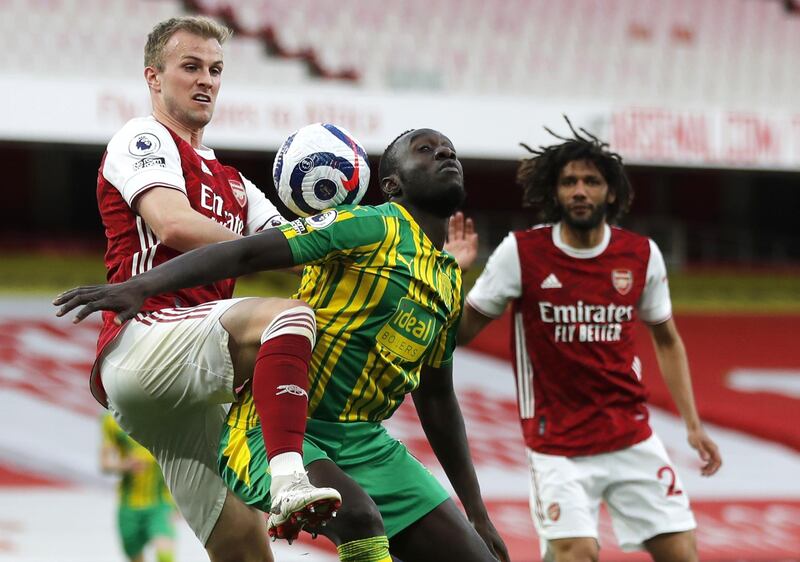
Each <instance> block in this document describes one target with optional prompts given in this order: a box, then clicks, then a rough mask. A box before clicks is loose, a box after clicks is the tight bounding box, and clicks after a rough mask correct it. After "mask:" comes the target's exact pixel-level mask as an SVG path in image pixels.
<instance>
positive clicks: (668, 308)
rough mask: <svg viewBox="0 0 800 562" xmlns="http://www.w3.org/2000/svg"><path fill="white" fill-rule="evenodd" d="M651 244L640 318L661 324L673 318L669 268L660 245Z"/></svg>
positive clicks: (640, 304) (647, 321) (640, 306)
mask: <svg viewBox="0 0 800 562" xmlns="http://www.w3.org/2000/svg"><path fill="white" fill-rule="evenodd" d="M649 242H650V260H649V261H648V262H647V279H646V280H645V282H644V291H642V296H641V297H640V298H639V318H641V319H642V321H643V322H646V323H647V324H661V323H662V322H666V321H667V320H669V319H670V318H671V317H672V301H671V300H670V297H669V282H668V281H667V266H666V264H665V263H664V256H663V255H661V250H659V249H658V245H657V244H656V243H655V242H653V240H649Z"/></svg>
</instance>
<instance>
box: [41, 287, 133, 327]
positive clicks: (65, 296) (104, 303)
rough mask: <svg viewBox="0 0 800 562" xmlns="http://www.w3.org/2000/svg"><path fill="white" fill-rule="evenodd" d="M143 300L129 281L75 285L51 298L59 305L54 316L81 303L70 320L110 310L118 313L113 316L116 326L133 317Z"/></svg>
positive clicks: (62, 313)
mask: <svg viewBox="0 0 800 562" xmlns="http://www.w3.org/2000/svg"><path fill="white" fill-rule="evenodd" d="M143 302H144V295H143V294H142V293H140V292H139V291H138V290H136V289H135V285H133V284H131V283H129V282H125V283H117V284H114V285H90V286H87V287H77V288H76V289H70V290H69V291H66V292H64V293H61V294H60V295H58V296H57V297H56V298H55V299H54V300H53V304H54V305H55V306H60V307H61V308H59V309H58V311H57V312H56V316H64V315H65V314H66V313H68V312H69V311H70V310H73V309H75V308H77V307H79V306H81V305H83V308H81V309H80V310H79V311H78V313H77V314H76V315H75V318H74V319H73V321H72V322H73V323H74V324H77V323H78V322H80V321H81V320H83V319H84V318H86V317H87V316H89V315H90V314H91V313H93V312H96V311H98V310H110V311H112V312H117V313H118V314H117V315H116V316H115V317H114V323H115V324H117V325H118V326H119V325H121V324H122V323H123V322H125V321H127V320H130V319H131V318H133V317H134V316H135V315H136V313H137V312H139V310H140V309H141V307H142V303H143Z"/></svg>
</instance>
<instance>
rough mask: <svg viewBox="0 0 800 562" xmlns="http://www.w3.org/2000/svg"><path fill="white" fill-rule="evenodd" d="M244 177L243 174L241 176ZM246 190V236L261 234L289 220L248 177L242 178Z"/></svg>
mask: <svg viewBox="0 0 800 562" xmlns="http://www.w3.org/2000/svg"><path fill="white" fill-rule="evenodd" d="M239 175H240V176H242V174H241V173H240V174H239ZM242 181H243V182H244V189H245V191H246V192H247V225H246V226H245V229H244V234H245V236H247V235H249V234H255V233H256V232H261V231H262V230H264V229H266V228H273V227H276V226H280V225H282V224H285V223H286V222H287V220H286V219H285V218H283V216H282V215H281V214H280V212H279V211H278V209H277V207H275V205H273V204H272V201H270V200H269V199H267V196H266V195H264V192H263V191H261V190H260V189H258V188H257V187H256V185H255V184H254V183H253V182H251V181H250V180H249V179H247V178H246V177H244V176H242Z"/></svg>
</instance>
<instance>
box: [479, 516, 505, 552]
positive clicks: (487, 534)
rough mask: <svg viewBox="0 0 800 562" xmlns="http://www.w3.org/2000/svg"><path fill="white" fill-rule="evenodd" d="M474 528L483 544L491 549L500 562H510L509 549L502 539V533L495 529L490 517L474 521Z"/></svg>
mask: <svg viewBox="0 0 800 562" xmlns="http://www.w3.org/2000/svg"><path fill="white" fill-rule="evenodd" d="M472 526H473V527H475V530H476V531H477V532H478V534H479V535H480V537H481V538H482V539H483V542H485V543H486V546H488V547H489V551H490V552H491V553H492V554H494V556H495V557H496V558H497V559H498V560H500V562H508V561H509V558H508V549H507V548H506V544H505V543H504V542H503V539H502V538H500V533H498V532H497V529H495V528H494V524H493V523H492V521H491V520H490V519H489V517H488V516H486V517H481V518H479V519H476V520H473V521H472Z"/></svg>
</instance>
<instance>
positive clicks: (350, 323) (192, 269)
mask: <svg viewBox="0 0 800 562" xmlns="http://www.w3.org/2000/svg"><path fill="white" fill-rule="evenodd" d="M380 178H381V179H380V185H381V189H382V190H383V192H384V195H385V196H386V198H387V199H388V202H387V203H385V204H383V205H378V206H364V207H349V206H345V207H340V208H338V209H331V210H328V211H326V212H324V213H321V214H318V215H315V216H313V217H310V218H308V219H305V220H298V221H294V222H292V223H291V224H288V225H284V226H281V227H279V228H277V229H270V230H268V231H265V232H262V233H260V234H258V235H256V236H249V237H245V238H243V239H241V240H235V241H231V242H226V243H223V244H215V245H213V246H208V247H205V248H200V249H198V250H195V251H193V252H190V253H187V254H185V255H183V256H179V257H177V258H175V259H173V260H170V261H169V262H167V263H164V264H162V265H160V266H159V267H157V268H154V269H152V270H151V271H148V272H146V273H143V274H142V275H139V276H137V277H133V278H131V279H128V280H127V281H125V282H123V283H120V284H115V285H107V286H100V287H81V288H78V289H73V290H72V291H68V292H66V293H64V294H63V295H61V296H60V297H59V298H58V299H56V304H60V305H62V308H61V309H60V310H59V313H58V314H59V315H63V314H65V313H66V312H67V311H69V310H71V309H73V308H75V307H77V306H80V305H82V304H84V305H86V304H88V303H92V304H91V305H89V306H85V307H84V308H82V309H81V310H80V311H79V312H78V313H77V315H76V320H80V319H82V318H84V317H85V316H86V315H88V314H90V313H91V312H92V311H93V310H97V309H99V308H102V309H107V310H115V311H118V312H119V315H118V316H119V317H120V318H121V319H123V320H124V319H127V318H130V317H132V316H134V315H135V314H136V313H137V311H138V310H139V308H140V307H141V306H142V300H143V299H145V298H146V297H148V296H150V295H154V294H158V293H161V292H164V291H171V290H176V289H178V288H180V287H191V286H194V285H197V284H202V283H206V282H210V281H213V280H215V279H219V278H220V277H228V276H238V275H243V274H245V273H248V272H253V271H258V270H262V269H276V268H278V269H280V268H285V267H289V266H292V265H297V264H305V265H306V267H305V270H304V274H303V280H302V282H301V287H300V292H299V295H300V296H301V297H302V298H304V299H306V300H307V301H308V302H309V304H311V305H312V306H313V308H314V312H315V314H316V316H317V319H318V320H317V321H318V323H319V341H318V343H317V345H316V347H315V348H314V353H313V355H312V365H311V368H310V370H309V379H310V386H309V395H310V400H309V420H308V427H307V430H306V438H305V444H304V448H303V450H304V460H305V462H306V463H307V465H308V471H309V475H310V477H311V480H312V481H313V482H315V483H316V484H320V485H326V486H332V487H335V488H336V489H338V490H340V491H341V492H342V497H343V504H342V510H341V511H340V512H339V516H338V517H337V518H336V519H334V520H331V521H330V522H329V523H328V524H327V526H325V527H322V526H320V525H316V526H312V525H309V527H308V529H309V530H310V531H312V532H317V533H323V534H325V535H326V536H327V537H328V538H330V539H331V540H332V541H333V542H334V543H336V544H337V546H338V549H339V557H340V560H343V561H348V562H364V561H371V562H388V561H389V560H390V559H391V558H390V554H389V553H390V550H391V553H392V554H393V555H395V556H398V557H399V558H400V559H402V560H407V561H414V560H459V561H460V562H469V561H475V562H478V561H480V562H483V561H486V560H491V559H492V558H493V554H494V555H496V556H497V557H498V558H500V559H501V560H507V559H508V555H507V552H506V548H505V545H504V544H503V541H502V539H501V538H500V535H499V534H498V532H497V530H496V529H495V528H494V525H493V524H492V522H491V520H490V519H489V515H488V511H487V509H486V506H485V504H484V502H483V499H482V496H481V492H480V487H479V485H478V480H477V477H476V475H475V469H474V466H473V463H472V459H471V457H470V453H469V447H468V445H467V438H466V431H465V428H464V421H463V417H462V415H461V410H460V408H459V406H458V402H457V400H456V396H455V392H454V389H453V363H452V360H453V350H454V347H455V336H456V329H457V325H458V320H459V317H460V315H461V309H462V302H463V293H462V287H461V270H460V268H459V266H458V265H457V262H456V259H455V257H454V256H453V255H451V254H449V253H448V252H446V251H443V246H444V242H445V239H446V236H447V233H448V219H449V217H450V215H451V214H452V213H453V212H454V211H455V209H457V208H458V207H459V205H460V204H461V202H462V201H463V199H464V195H465V194H464V183H463V181H464V180H463V173H462V169H461V163H460V162H459V160H458V158H457V156H456V152H455V149H454V147H453V145H452V143H451V141H450V139H448V138H447V137H445V136H444V135H442V134H441V133H439V132H438V131H434V130H431V129H417V130H413V131H408V132H406V133H404V134H402V135H400V136H399V137H397V139H395V141H393V142H392V143H391V144H390V145H389V147H388V148H387V149H386V151H385V152H384V154H383V156H382V158H381V165H380ZM460 218H463V217H460ZM460 218H459V219H458V220H460ZM467 224H471V223H467ZM464 238H465V239H466V241H467V244H469V240H472V241H473V242H474V233H473V234H472V235H471V236H470V235H468V236H464ZM293 391H294V389H286V392H293ZM409 393H410V394H411V395H412V397H413V400H414V405H415V407H416V409H417V412H418V414H419V418H420V421H421V422H422V427H423V429H424V430H425V434H426V436H427V438H428V440H429V442H430V444H431V446H432V448H433V450H434V452H435V454H436V456H437V458H438V459H439V462H440V463H441V465H442V467H443V468H444V470H445V473H446V474H447V477H448V479H449V480H450V482H451V484H452V486H453V488H454V490H455V491H456V493H457V494H458V497H459V499H460V500H461V502H462V504H463V505H464V510H465V511H466V513H467V517H468V519H469V521H468V520H467V518H465V517H464V516H463V515H462V513H461V512H460V511H459V509H458V507H457V506H456V504H455V502H454V501H453V500H452V499H450V497H449V494H448V492H447V491H446V490H445V489H444V488H443V487H442V485H441V484H439V482H438V481H437V480H436V478H435V477H434V476H433V475H432V474H431V473H430V472H429V471H428V470H427V469H426V468H425V467H424V466H423V465H422V464H421V463H420V462H419V461H418V460H416V459H415V458H414V457H413V456H412V455H411V453H410V452H409V451H408V450H407V448H406V447H405V445H403V444H402V443H401V442H399V441H398V440H396V439H394V438H393V437H391V436H390V435H389V434H388V433H387V432H386V429H385V428H384V427H383V424H382V421H383V420H385V419H387V418H388V417H390V416H391V415H392V414H393V413H394V412H395V410H396V409H397V408H398V407H399V406H400V404H401V402H402V401H403V399H404V398H405V397H406V395H407V394H409ZM270 423H272V421H271V420H270V419H268V418H263V419H260V417H259V413H258V412H257V410H256V408H254V407H253V400H252V398H251V396H250V394H249V392H245V393H243V394H242V396H241V399H240V401H239V402H238V403H237V404H236V405H235V406H234V407H232V408H231V412H230V414H229V419H228V426H229V427H228V428H226V435H225V437H224V438H223V439H222V443H221V451H220V452H221V461H220V462H221V465H222V471H223V473H224V474H225V479H226V482H228V484H229V486H230V488H231V489H232V490H235V491H236V492H237V494H239V495H241V497H243V498H245V499H246V501H247V503H248V504H253V505H257V506H260V507H261V509H266V508H268V507H269V506H270V505H274V500H272V501H271V500H270V488H271V486H270V482H269V476H268V473H267V471H266V470H265V468H266V466H265V465H266V454H265V451H264V445H263V442H262V440H261V439H260V437H259V435H260V433H261V428H263V427H264V426H267V425H268V424H270Z"/></svg>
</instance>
